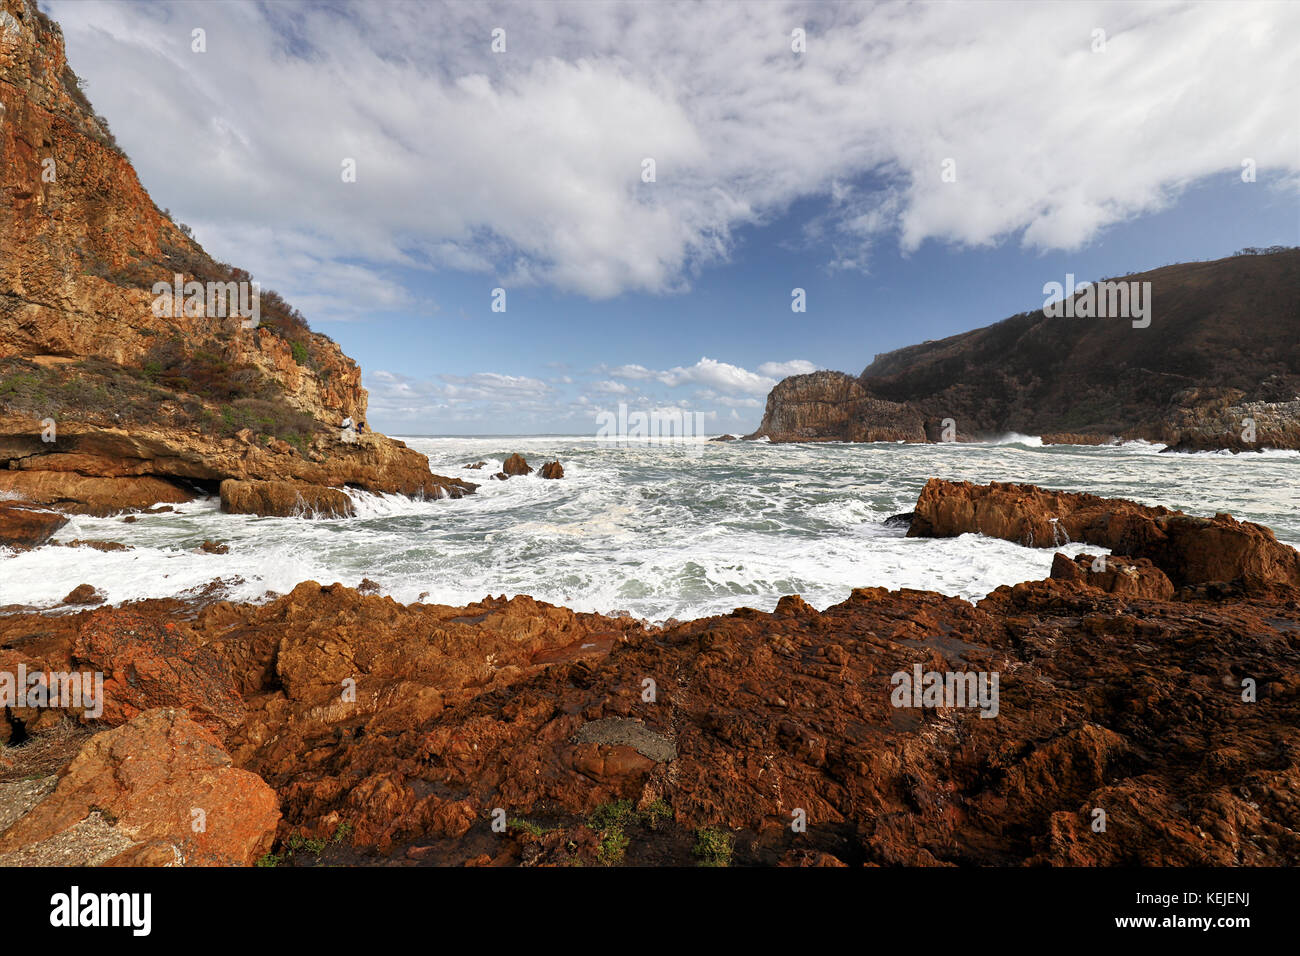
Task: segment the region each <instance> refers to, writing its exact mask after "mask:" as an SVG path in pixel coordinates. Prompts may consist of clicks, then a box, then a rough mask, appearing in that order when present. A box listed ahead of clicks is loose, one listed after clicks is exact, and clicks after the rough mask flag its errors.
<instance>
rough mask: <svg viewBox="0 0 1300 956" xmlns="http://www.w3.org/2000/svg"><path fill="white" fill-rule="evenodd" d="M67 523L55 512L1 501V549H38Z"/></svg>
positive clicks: (65, 519) (66, 520)
mask: <svg viewBox="0 0 1300 956" xmlns="http://www.w3.org/2000/svg"><path fill="white" fill-rule="evenodd" d="M67 523H68V519H67V518H65V517H64V516H63V515H60V514H55V513H54V512H53V511H44V510H42V509H38V508H31V507H28V506H26V505H24V504H21V503H19V502H15V501H3V500H0V547H4V548H38V547H40V546H41V545H43V544H44V543H45V542H46V541H49V540H50V536H51V535H53V534H54V532H56V531H58V530H59V529H60V528H62V527H63V526H64V525H65V524H67Z"/></svg>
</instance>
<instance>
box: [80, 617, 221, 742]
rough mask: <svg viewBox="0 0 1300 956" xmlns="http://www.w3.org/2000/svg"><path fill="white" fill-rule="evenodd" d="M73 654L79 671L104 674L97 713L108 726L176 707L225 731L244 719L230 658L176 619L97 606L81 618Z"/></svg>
mask: <svg viewBox="0 0 1300 956" xmlns="http://www.w3.org/2000/svg"><path fill="white" fill-rule="evenodd" d="M71 657H72V661H73V664H74V666H76V667H77V668H78V669H80V670H86V669H89V670H93V671H101V672H103V674H104V712H103V715H102V717H101V718H100V719H102V720H103V721H105V722H106V723H108V724H110V725H115V724H121V723H125V722H126V721H128V720H130V719H131V718H133V717H135V716H136V715H137V714H139V713H140V712H141V711H145V710H150V709H152V708H155V707H177V708H183V709H184V710H186V711H188V712H189V715H190V717H192V718H193V719H194V720H195V721H196V722H197V723H199V724H201V725H202V726H203V727H205V728H206V729H208V730H209V731H211V732H213V733H215V734H217V735H218V736H219V737H224V736H225V735H226V734H228V733H229V732H230V731H231V730H232V729H233V728H235V727H236V726H238V725H239V723H240V721H241V720H242V719H243V716H244V702H243V700H242V699H241V698H240V696H239V692H238V690H237V688H236V682H235V678H234V675H233V673H232V669H231V666H230V664H228V663H227V662H226V661H224V660H222V659H221V658H220V657H218V656H217V655H216V654H214V653H213V652H212V651H211V650H210V649H208V648H206V647H204V646H202V644H200V643H199V642H198V641H196V640H195V639H194V638H193V636H192V635H191V634H190V633H189V631H188V629H187V628H185V627H184V625H179V624H177V623H176V622H175V621H171V620H167V619H166V618H162V619H159V618H158V617H153V616H146V615H144V614H141V613H139V612H138V611H136V610H133V609H128V608H116V609H105V610H103V611H97V612H95V613H94V614H92V615H90V616H89V617H87V618H86V619H85V620H84V622H82V624H81V627H80V630H79V632H78V634H77V637H76V642H75V644H74V645H73V647H72V651H71Z"/></svg>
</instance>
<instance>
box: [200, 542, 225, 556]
mask: <svg viewBox="0 0 1300 956" xmlns="http://www.w3.org/2000/svg"><path fill="white" fill-rule="evenodd" d="M199 550H200V551H202V552H203V553H204V554H229V553H230V545H227V544H221V543H220V542H217V541H206V540H205V541H204V542H203V544H201V545H200V546H199Z"/></svg>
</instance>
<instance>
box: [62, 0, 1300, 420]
mask: <svg viewBox="0 0 1300 956" xmlns="http://www.w3.org/2000/svg"><path fill="white" fill-rule="evenodd" d="M43 6H44V7H45V8H46V9H47V11H48V12H50V13H51V15H53V16H54V17H55V19H57V20H58V21H59V22H60V23H61V24H62V26H63V28H64V31H65V35H66V37H67V44H68V52H69V59H70V61H71V63H72V65H73V67H74V69H76V70H77V71H78V73H79V74H80V75H81V76H82V77H83V78H84V79H86V80H87V83H88V93H89V95H90V98H91V100H92V102H93V103H94V104H95V106H96V109H97V110H98V111H99V112H100V113H102V114H103V115H105V116H106V117H107V118H108V119H109V121H110V122H111V124H112V126H113V129H114V132H115V133H116V135H117V138H118V141H119V143H120V144H121V145H122V146H123V148H124V149H125V150H126V152H127V154H128V155H129V156H130V157H131V158H132V161H133V162H134V164H135V166H136V168H137V170H138V172H139V173H140V176H141V179H142V181H143V183H144V185H145V187H146V188H147V189H149V190H150V192H151V194H152V196H153V198H154V199H155V201H156V202H157V203H158V204H159V205H160V206H165V207H168V208H170V209H171V210H172V212H173V213H174V214H175V216H176V218H177V219H179V220H182V221H185V222H188V223H189V224H190V225H192V226H193V227H194V229H195V234H196V237H197V238H198V239H199V240H200V242H202V243H203V244H204V245H205V247H206V248H207V249H208V250H209V251H210V252H211V253H212V254H214V255H215V256H217V257H218V258H221V259H225V260H227V261H230V262H233V263H235V264H238V265H241V266H243V267H245V268H248V269H250V270H251V271H252V272H253V274H254V275H255V276H256V277H257V278H259V279H260V280H262V281H263V283H264V285H266V286H268V287H272V288H275V289H277V290H278V291H280V292H282V293H283V294H284V295H285V296H286V297H287V298H288V299H289V300H290V301H291V302H293V303H294V304H295V305H297V306H298V307H299V308H300V309H301V310H302V311H303V312H304V314H305V315H306V316H307V318H308V319H309V321H310V322H311V324H312V325H313V327H314V328H316V329H317V330H319V331H322V332H325V333H326V334H329V335H330V336H332V337H333V338H335V339H336V340H337V341H338V342H339V343H340V344H341V345H342V346H343V348H344V350H345V351H346V352H347V353H348V354H349V355H351V356H353V357H354V358H356V359H357V360H358V361H359V362H360V363H361V365H362V368H363V370H364V373H365V375H364V380H365V384H366V385H367V387H368V388H369V389H370V390H371V412H370V423H371V425H372V426H373V427H376V428H379V429H381V430H385V431H389V432H391V433H395V434H416V433H453V434H454V433H521V432H523V433H529V432H552V433H556V432H558V433H566V434H589V433H591V432H593V431H594V430H595V415H596V413H597V412H599V411H602V410H613V409H614V408H616V407H617V404H618V403H619V402H626V403H627V404H628V405H629V406H630V407H631V408H633V409H636V408H644V409H650V408H653V407H658V406H665V405H675V406H680V407H683V408H686V409H688V410H691V411H702V412H704V413H705V414H706V415H708V416H709V418H708V421H709V424H710V429H711V430H713V431H717V432H722V431H732V432H744V431H749V430H752V429H753V428H754V427H755V426H756V425H757V424H758V421H759V418H760V417H761V413H762V404H763V401H764V399H765V396H766V393H767V391H768V390H769V389H770V387H771V385H772V384H773V383H774V382H775V381H777V380H779V378H780V377H782V376H783V375H784V374H788V373H791V372H798V371H806V370H812V369H814V368H833V369H841V370H845V371H850V372H853V373H857V372H859V371H861V369H862V368H863V367H864V366H865V365H866V364H867V363H869V362H870V360H871V358H872V357H873V356H874V355H875V354H876V353H878V352H883V351H888V350H890V349H893V348H897V347H900V346H904V345H908V344H912V343H914V342H919V341H922V340H924V339H929V338H940V337H943V336H945V335H950V334H953V333H955V332H960V331H964V330H966V329H970V328H974V327H977V326H980V325H986V324H988V323H990V322H993V321H997V320H998V319H1001V318H1004V317H1006V316H1007V315H1011V314H1014V313H1016V312H1020V311H1024V310H1027V309H1033V308H1037V307H1038V306H1040V305H1041V304H1042V300H1043V294H1042V286H1043V284H1044V283H1045V282H1049V281H1063V279H1064V276H1065V274H1066V273H1067V272H1072V273H1074V274H1075V275H1076V277H1078V278H1079V279H1085V278H1100V277H1103V276H1109V275H1118V274H1123V273H1127V272H1130V271H1138V270H1144V269H1148V268H1153V267H1156V266H1160V265H1163V264H1166V263H1169V262H1176V261H1185V260H1188V259H1207V258H1217V257H1219V256H1223V255H1228V254H1231V253H1232V252H1233V251H1235V250H1236V249H1238V248H1241V247H1243V246H1248V245H1253V246H1267V245H1273V244H1285V245H1295V244H1300V132H1298V130H1297V127H1298V126H1300V119H1298V118H1297V113H1296V110H1295V103H1296V102H1297V100H1300V89H1297V82H1298V81H1297V77H1300V15H1298V13H1297V8H1298V7H1300V5H1287V4H1274V3H1236V4H1212V3H1207V4H1196V5H1183V4H1159V5H1158V4H1070V3H1052V4H1045V5H1029V4H996V3H989V4H963V5H953V4H916V5H906V6H904V5H900V4H843V5H805V4H798V3H790V4H785V3H750V4H742V3H717V4H704V5H699V4H696V5H684V6H676V7H667V6H664V5H656V4H616V3H610V4H606V3H586V4H561V3H554V4H532V5H510V4H503V5H493V4H449V5H441V6H432V5H425V4H413V3H401V2H381V0H370V2H361V3H352V4H332V5H308V4H297V3H289V2H285V3H274V4H253V3H249V4H245V3H233V2H225V0H213V2H208V3H204V4H197V5H196V4H187V3H160V4H136V3H125V2H124V3H93V2H76V3H70V2H66V0H60V2H50V3H47V4H43ZM497 28H501V29H504V30H505V31H506V33H505V39H506V49H505V50H504V51H499V52H494V51H493V50H492V49H491V37H492V31H493V30H494V29H497ZM196 29H201V30H202V31H203V43H202V45H203V46H204V47H205V49H203V50H201V51H200V50H196V49H195V46H196V42H195V36H196V35H195V33H194V31H195V30H196ZM794 29H803V30H804V36H805V38H806V40H805V47H804V49H803V50H794V49H793V48H792V47H793V46H794V45H797V44H796V43H795V40H794V38H793V37H792V30H794ZM1099 30H1100V31H1104V35H1103V36H1102V37H1100V42H1099V36H1098V31H1099ZM645 157H653V158H654V159H655V162H656V171H655V172H656V175H655V181H654V182H644V181H643V178H642V169H643V165H642V161H643V159H644V158H645ZM346 158H351V159H354V160H355V161H356V168H357V177H356V181H355V182H344V181H343V178H342V177H341V176H340V174H339V169H340V165H341V161H342V160H343V159H346ZM1246 158H1249V159H1251V160H1253V161H1254V163H1255V165H1256V170H1257V171H1256V181H1254V182H1249V183H1248V182H1243V181H1242V176H1241V164H1242V162H1243V159H1246ZM947 159H952V160H953V161H954V163H955V171H956V181H955V182H953V181H947V180H945V179H944V177H943V176H942V175H941V169H942V166H943V163H944V161H945V160H947ZM498 287H500V288H504V289H505V290H506V302H507V307H506V311H505V312H504V313H501V312H493V311H492V309H491V304H492V290H493V289H494V288H498ZM795 287H799V288H803V289H804V290H806V295H807V311H806V312H805V313H803V314H796V313H793V312H792V311H791V308H790V303H791V290H792V289H793V288H795Z"/></svg>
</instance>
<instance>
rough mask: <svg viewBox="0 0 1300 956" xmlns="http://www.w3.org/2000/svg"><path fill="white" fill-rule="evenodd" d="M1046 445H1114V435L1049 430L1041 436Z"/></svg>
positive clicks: (1115, 439) (1115, 440) (1116, 439)
mask: <svg viewBox="0 0 1300 956" xmlns="http://www.w3.org/2000/svg"><path fill="white" fill-rule="evenodd" d="M1041 437H1042V439H1043V444H1044V445H1113V444H1115V442H1117V441H1118V440H1119V439H1118V438H1117V437H1116V436H1114V435H1082V434H1079V433H1078V432H1048V433H1046V434H1044V435H1042V436H1041Z"/></svg>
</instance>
